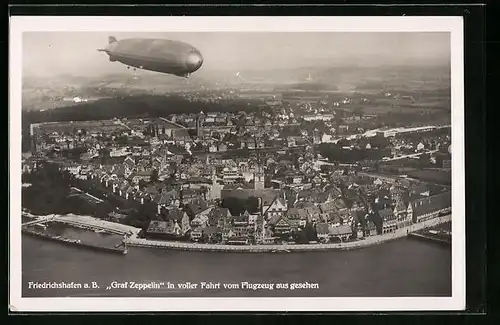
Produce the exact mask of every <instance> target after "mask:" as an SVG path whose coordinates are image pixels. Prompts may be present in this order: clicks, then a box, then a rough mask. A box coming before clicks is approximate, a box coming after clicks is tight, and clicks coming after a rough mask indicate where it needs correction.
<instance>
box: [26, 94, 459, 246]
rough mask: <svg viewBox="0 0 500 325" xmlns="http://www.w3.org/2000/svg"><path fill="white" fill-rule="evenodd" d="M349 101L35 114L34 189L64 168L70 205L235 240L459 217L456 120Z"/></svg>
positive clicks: (154, 230)
mask: <svg viewBox="0 0 500 325" xmlns="http://www.w3.org/2000/svg"><path fill="white" fill-rule="evenodd" d="M350 101H351V99H349V98H345V99H344V100H343V101H341V102H340V103H334V104H333V105H330V104H327V103H325V102H316V103H312V104H311V102H307V101H297V102H292V103H290V102H284V101H281V100H276V99H273V100H272V101H270V102H269V101H268V102H267V105H266V106H265V107H259V109H257V110H254V111H250V112H249V111H235V112H215V111H214V112H199V113H186V114H170V115H167V116H164V117H144V118H142V117H137V118H133V117H132V118H131V117H127V118H120V117H115V118H112V119H108V120H90V121H67V122H46V123H36V124H35V123H34V124H31V127H30V142H31V144H30V146H31V148H30V149H31V150H30V152H29V153H24V154H23V161H22V169H23V183H25V184H29V185H31V184H33V186H29V185H27V186H25V187H23V191H28V192H29V191H30V190H33V191H34V188H35V186H34V184H35V183H36V182H37V179H38V178H40V177H41V176H40V175H41V174H42V173H49V171H47V170H49V169H50V168H51V166H52V167H53V168H56V169H57V170H56V171H50V173H52V174H51V175H52V176H50V177H46V179H51V180H52V181H55V180H56V179H59V181H64V182H66V183H67V184H68V188H70V192H69V195H68V197H72V198H73V199H74V198H75V197H77V198H78V200H80V201H82V200H83V201H84V203H85V204H81V202H79V203H78V204H74V205H73V208H74V210H77V211H71V212H75V213H82V214H84V213H86V214H91V215H92V216H94V217H96V218H100V219H103V220H107V221H112V222H116V223H123V224H127V225H131V226H135V227H138V228H141V229H142V231H141V232H140V234H139V236H140V237H143V238H146V239H155V240H166V241H186V242H198V243H217V244H229V245H259V244H277V243H278V244H279V243H301V244H307V243H329V242H348V241H357V240H363V239H364V238H367V237H370V236H376V235H383V234H388V233H391V232H394V231H396V230H397V229H400V228H404V227H407V226H409V225H411V224H414V223H419V222H423V221H425V220H429V219H432V218H435V217H437V216H441V215H443V214H449V213H451V186H450V185H451V180H450V179H451V174H450V170H451V132H450V131H451V127H450V126H449V125H444V124H443V125H429V124H425V125H424V124H422V123H420V125H414V126H408V127H401V126H397V127H396V126H395V127H388V126H384V123H381V119H382V118H381V117H380V116H378V115H370V114H365V113H364V112H363V111H362V110H359V111H349V110H342V109H341V107H339V106H341V105H342V104H349V102H350ZM362 101H363V99H362ZM364 101H367V100H364ZM367 105H368V103H367ZM54 166H56V167H54ZM55 174H57V176H54V175H55ZM42 192H43V191H42ZM39 194H40V193H38V194H31V195H32V198H30V199H29V200H28V199H23V207H26V208H27V209H29V210H32V209H33V207H30V206H25V205H30V204H31V205H36V201H37V200H36V197H37V195H39ZM23 195H24V194H23ZM26 195H30V194H29V193H28V194H26ZM40 199H41V198H39V200H40ZM25 203H26V204H25ZM48 212H51V213H52V212H54V211H48Z"/></svg>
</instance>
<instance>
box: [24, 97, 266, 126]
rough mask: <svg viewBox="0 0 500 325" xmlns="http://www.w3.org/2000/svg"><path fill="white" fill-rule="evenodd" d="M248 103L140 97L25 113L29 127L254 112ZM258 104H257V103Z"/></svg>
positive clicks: (246, 101) (109, 99)
mask: <svg viewBox="0 0 500 325" xmlns="http://www.w3.org/2000/svg"><path fill="white" fill-rule="evenodd" d="M253 104H254V103H251V102H250V103H249V102H248V100H245V101H240V100H227V101H222V102H218V103H206V102H196V101H189V100H187V99H185V98H183V97H180V96H155V95H141V96H128V97H117V98H104V99H100V100H96V101H94V102H86V103H80V104H76V105H72V106H70V107H60V108H56V109H52V110H48V111H43V112H40V111H33V112H26V113H24V116H23V117H24V119H25V120H26V121H29V122H30V123H39V122H49V121H84V120H102V119H109V118H113V117H132V116H151V117H156V116H167V115H170V114H180V113H196V112H200V111H204V112H213V111H218V112H236V111H243V110H249V109H255V106H254V105H253ZM255 104H256V103H255Z"/></svg>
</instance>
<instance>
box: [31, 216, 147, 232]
mask: <svg viewBox="0 0 500 325" xmlns="http://www.w3.org/2000/svg"><path fill="white" fill-rule="evenodd" d="M22 215H23V216H25V217H29V218H32V219H35V220H32V221H28V222H25V223H23V224H22V226H29V225H32V224H37V223H46V222H50V221H52V222H59V223H63V224H67V225H70V226H73V227H77V228H82V229H88V230H92V231H95V230H101V231H105V232H108V233H111V234H115V235H126V234H137V233H138V232H139V231H140V229H139V228H135V227H132V226H127V225H123V224H120V223H115V222H109V221H105V220H101V219H97V218H94V217H91V216H79V215H75V214H67V215H48V216H35V215H32V214H29V213H26V212H23V213H22Z"/></svg>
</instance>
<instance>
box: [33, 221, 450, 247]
mask: <svg viewBox="0 0 500 325" xmlns="http://www.w3.org/2000/svg"><path fill="white" fill-rule="evenodd" d="M23 216H29V217H31V218H33V217H36V216H34V215H30V214H27V213H26V212H23ZM53 222H55V223H60V224H65V225H67V226H71V227H77V228H80V229H83V230H92V231H94V232H99V233H109V234H114V235H119V236H123V237H122V239H121V241H122V242H123V244H124V245H126V246H134V247H145V248H160V249H170V250H184V251H209V252H244V253H264V252H268V253H269V252H272V253H290V252H308V251H329V250H337V251H345V250H353V249H360V248H364V247H369V246H373V245H378V244H381V243H383V242H387V241H391V240H395V239H399V238H403V237H407V236H410V237H412V238H419V239H428V240H431V239H429V238H427V237H430V236H429V234H431V235H432V233H429V232H428V230H429V229H430V230H431V231H432V229H435V228H436V227H439V226H440V225H443V224H446V223H450V222H451V215H445V216H439V217H435V218H433V219H429V220H426V221H423V222H420V223H415V224H412V225H410V226H408V227H403V228H399V229H396V230H395V231H394V232H391V233H386V234H383V235H376V236H370V237H366V238H364V239H361V240H355V241H348V242H341V243H328V244H265V245H226V244H201V243H192V242H175V241H163V240H151V239H146V238H140V237H139V232H140V229H139V228H135V227H131V226H127V225H122V224H119V223H114V222H109V221H104V220H100V219H97V218H93V217H90V216H79V215H74V214H68V215H49V216H39V217H38V218H37V219H35V220H33V221H31V222H25V223H24V224H23V225H24V226H23V229H24V228H25V227H26V225H27V224H29V225H42V224H44V223H53ZM430 238H433V237H430ZM434 240H435V241H438V238H437V237H436V238H435V239H434ZM441 241H443V242H444V241H445V240H444V239H441ZM450 242H451V237H450Z"/></svg>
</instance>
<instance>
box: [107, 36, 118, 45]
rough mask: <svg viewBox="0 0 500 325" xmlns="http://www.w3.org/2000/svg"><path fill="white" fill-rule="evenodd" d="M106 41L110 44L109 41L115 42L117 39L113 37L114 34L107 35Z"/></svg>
mask: <svg viewBox="0 0 500 325" xmlns="http://www.w3.org/2000/svg"><path fill="white" fill-rule="evenodd" d="M108 42H109V44H111V43H115V42H117V39H116V37H114V36H109V37H108Z"/></svg>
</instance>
